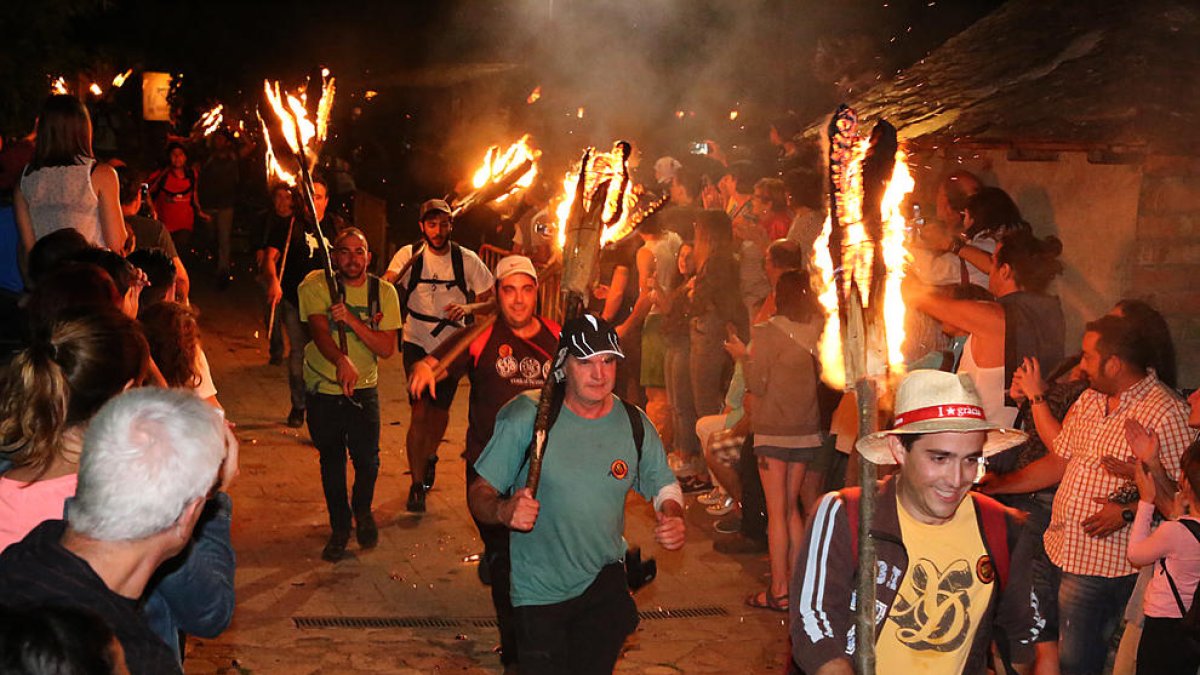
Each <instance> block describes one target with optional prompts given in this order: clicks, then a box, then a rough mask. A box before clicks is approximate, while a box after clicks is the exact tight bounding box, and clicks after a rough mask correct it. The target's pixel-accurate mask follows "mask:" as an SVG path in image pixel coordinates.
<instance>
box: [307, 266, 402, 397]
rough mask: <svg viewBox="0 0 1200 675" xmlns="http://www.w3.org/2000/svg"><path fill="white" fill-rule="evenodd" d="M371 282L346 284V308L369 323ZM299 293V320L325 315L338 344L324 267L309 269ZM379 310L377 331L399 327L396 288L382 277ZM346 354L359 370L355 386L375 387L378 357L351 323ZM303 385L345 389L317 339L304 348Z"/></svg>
mask: <svg viewBox="0 0 1200 675" xmlns="http://www.w3.org/2000/svg"><path fill="white" fill-rule="evenodd" d="M369 285H370V280H369V279H368V280H366V281H364V282H363V284H362V285H360V286H351V285H350V284H345V288H346V308H347V309H349V310H350V311H351V312H352V313H353V314H354V315H355V316H357V317H358V318H359V319H360V320H362V322H363V323H366V324H368V325H369V324H370V323H371V317H370V316H368V308H367V305H368V302H369ZM298 294H299V296H300V320H301V321H304V322H306V323H307V322H308V317H310V316H312V315H313V314H324V315H325V318H327V319H329V330H330V333H331V334H332V335H333V341H334V342H335V343H336V342H337V340H338V338H337V324H335V323H334V322H333V318H332V317H331V316H330V313H329V307H330V304H331V303H330V302H329V286H328V284H327V283H326V281H325V273H324V272H323V271H322V270H315V271H313V272H310V273H309V274H308V276H306V277H304V281H302V282H300V288H299V289H298ZM379 313H380V314H381V316H378V317H376V319H377V320H378V325H377V326H376V330H396V329H398V328H400V298H399V296H398V295H397V294H396V288H395V287H394V286H392V285H391V284H389V283H388V282H386V281H384V280H382V279H380V280H379ZM309 329H310V330H311V329H312V327H311V326H310V327H309ZM346 355H347V356H349V357H350V362H351V363H353V364H354V367H355V368H357V369H358V382H357V383H356V384H355V385H354V388H355V389H373V388H374V387H375V386H376V385H378V383H379V367H378V365H377V364H378V359H377V358H376V357H375V353H374V352H372V351H371V348H370V347H367V345H366V344H365V343H363V341H362V340H360V339H359V338H358V335H356V334H355V333H354V331H353V330H351V329H350V327H349V326H347V327H346ZM304 388H305V389H307V390H308V391H315V392H317V393H318V394H334V395H337V394H341V393H342V388H341V386H340V385H338V382H337V366H335V365H334V364H332V363H330V362H329V360H328V359H326V358H325V356H324V355H322V354H321V350H320V349H317V343H316V342H309V343H308V345H307V346H306V347H305V348H304Z"/></svg>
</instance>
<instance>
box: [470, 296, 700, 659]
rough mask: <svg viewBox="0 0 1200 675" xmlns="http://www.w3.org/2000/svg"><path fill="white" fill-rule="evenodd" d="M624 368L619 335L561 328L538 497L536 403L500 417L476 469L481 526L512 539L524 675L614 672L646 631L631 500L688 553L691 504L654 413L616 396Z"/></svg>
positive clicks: (582, 322) (579, 326)
mask: <svg viewBox="0 0 1200 675" xmlns="http://www.w3.org/2000/svg"><path fill="white" fill-rule="evenodd" d="M620 358H624V354H623V353H622V352H621V346H620V343H619V342H618V340H617V334H616V332H615V331H614V330H613V329H612V328H611V327H610V326H609V325H607V324H605V323H603V322H601V321H599V320H597V319H596V318H595V317H593V316H583V317H580V318H577V319H572V320H571V321H568V322H567V324H566V325H565V326H564V327H563V331H562V336H561V338H560V340H559V343H558V351H557V354H556V356H555V361H554V374H553V376H554V378H555V380H556V382H557V390H556V391H555V393H554V409H553V410H552V413H551V425H550V430H549V432H548V436H547V441H546V447H545V454H544V458H545V460H544V462H543V463H542V474H541V483H540V491H539V492H538V494H537V495H536V497H535V496H534V494H533V493H532V491H531V490H530V489H529V488H528V487H523V486H524V485H525V483H526V479H527V476H528V473H529V455H528V450H529V444H530V440H531V439H532V438H533V426H534V418H535V417H536V415H537V407H538V402H537V398H538V393H537V392H526V393H525V394H522V395H519V396H517V397H516V398H514V399H513V400H512V401H510V402H509V403H508V405H506V406H504V408H503V409H501V411H500V414H499V415H498V416H497V418H496V426H495V429H494V431H493V434H492V438H491V440H490V441H489V442H488V444H487V447H486V448H485V449H484V451H483V455H482V456H480V458H479V460H478V461H477V462H476V463H475V470H476V472H478V474H479V477H478V478H476V479H475V480H474V481H473V482H472V483H471V485H470V488H469V492H468V495H467V501H468V503H469V505H470V507H471V513H472V515H474V516H475V518H477V519H478V520H479V521H481V522H484V523H499V524H503V525H505V526H507V527H508V528H509V529H510V530H512V531H513V532H512V534H511V541H510V547H511V558H512V573H511V585H512V602H513V606H514V607H515V616H516V624H517V644H518V646H519V649H520V654H521V672H522V673H533V674H538V673H563V672H569V673H610V672H612V669H613V666H614V665H615V664H616V661H617V657H618V656H619V655H620V651H621V646H622V645H623V644H624V642H625V638H626V637H627V636H628V635H629V634H630V633H632V632H633V630H634V628H636V627H637V621H638V617H637V607H636V606H635V605H634V603H633V598H632V597H631V596H630V594H629V587H628V584H627V580H626V571H625V567H624V564H623V563H624V559H625V554H626V545H625V540H624V538H623V537H622V533H623V531H624V529H625V496H626V494H627V493H628V492H629V491H630V490H637V492H638V493H639V494H641V495H642V496H643V497H645V498H646V499H651V500H653V502H654V507H655V512H656V513H655V515H656V516H657V518H658V526H657V527H656V528H655V530H654V537H655V539H656V540H657V541H658V542H659V544H661V545H662V546H663V547H664V548H666V549H668V550H675V549H678V548H680V547H682V546H683V543H684V537H685V530H684V522H683V496H682V493H681V491H680V489H679V484H678V483H676V482H675V476H674V474H673V473H671V470H670V468H669V467H668V466H667V460H666V455H665V454H664V452H663V447H662V440H661V439H659V437H658V433H657V432H656V431H655V429H654V426H653V425H652V424H651V423H650V420H649V419H648V418H647V417H646V415H645V413H643V412H642V411H640V410H638V409H637V408H636V407H635V406H632V405H629V404H626V403H625V402H624V401H622V400H621V399H619V398H617V397H616V396H614V395H613V393H612V392H613V386H614V384H615V383H616V373H617V360H618V359H620ZM502 495H511V496H508V497H503V496H502ZM543 505H544V506H545V510H544V511H543V509H542V507H543Z"/></svg>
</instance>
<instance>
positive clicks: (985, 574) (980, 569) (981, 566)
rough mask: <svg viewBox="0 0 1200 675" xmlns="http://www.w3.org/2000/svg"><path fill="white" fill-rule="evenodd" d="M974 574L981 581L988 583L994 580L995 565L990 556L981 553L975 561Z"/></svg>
mask: <svg viewBox="0 0 1200 675" xmlns="http://www.w3.org/2000/svg"><path fill="white" fill-rule="evenodd" d="M975 576H976V578H978V579H979V581H980V582H981V583H985V584H990V583H992V582H993V581H995V580H996V566H995V565H993V564H992V559H991V557H990V556H987V555H983V556H980V557H979V560H977V561H975Z"/></svg>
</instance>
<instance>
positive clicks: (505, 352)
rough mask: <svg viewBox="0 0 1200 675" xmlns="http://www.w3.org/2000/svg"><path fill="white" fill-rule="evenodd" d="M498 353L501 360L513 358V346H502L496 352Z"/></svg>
mask: <svg viewBox="0 0 1200 675" xmlns="http://www.w3.org/2000/svg"><path fill="white" fill-rule="evenodd" d="M496 353H497V354H499V355H500V358H502V359H507V358H508V357H510V356H512V345H508V344H504V345H500V347H499V348H498V349H497V350H496Z"/></svg>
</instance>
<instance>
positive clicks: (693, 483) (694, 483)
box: [679, 476, 713, 494]
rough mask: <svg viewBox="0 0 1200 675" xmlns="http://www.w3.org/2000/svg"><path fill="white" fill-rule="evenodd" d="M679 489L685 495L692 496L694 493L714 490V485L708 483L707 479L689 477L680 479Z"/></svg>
mask: <svg viewBox="0 0 1200 675" xmlns="http://www.w3.org/2000/svg"><path fill="white" fill-rule="evenodd" d="M679 487H680V488H681V489H682V490H683V493H684V494H692V493H693V492H707V491H709V490H711V489H713V484H712V483H710V482H708V479H707V478H701V477H700V476H688V477H686V478H680V479H679Z"/></svg>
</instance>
